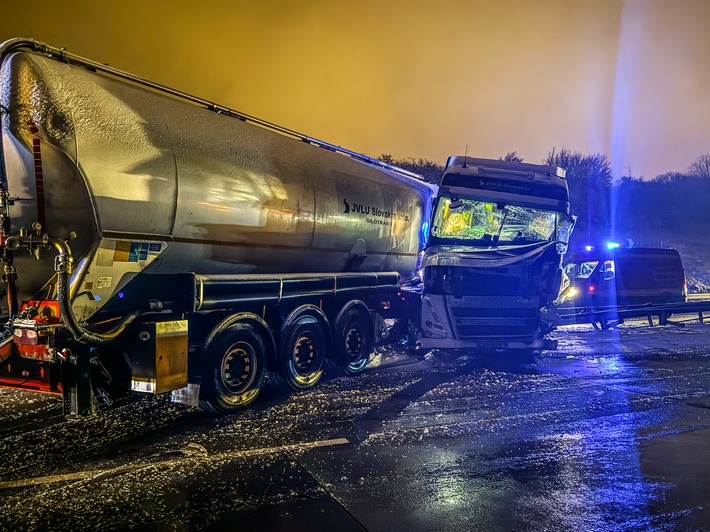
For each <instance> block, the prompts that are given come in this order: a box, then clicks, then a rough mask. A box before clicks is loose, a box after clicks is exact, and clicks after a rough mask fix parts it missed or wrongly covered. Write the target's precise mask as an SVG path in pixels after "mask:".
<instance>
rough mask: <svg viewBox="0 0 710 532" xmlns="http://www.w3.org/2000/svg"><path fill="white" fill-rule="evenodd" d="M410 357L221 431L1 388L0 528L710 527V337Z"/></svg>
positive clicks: (584, 341)
mask: <svg viewBox="0 0 710 532" xmlns="http://www.w3.org/2000/svg"><path fill="white" fill-rule="evenodd" d="M555 334H556V337H557V338H558V339H559V340H560V348H559V349H558V351H556V352H546V353H542V354H541V355H538V356H534V357H533V356H530V357H528V358H520V357H514V356H510V355H498V356H486V357H483V356H479V355H461V356H455V355H448V356H444V355H438V354H431V353H429V354H426V355H418V356H412V355H409V354H408V353H405V352H404V351H403V350H401V349H398V348H392V349H387V350H383V352H382V354H381V357H379V359H378V360H376V361H375V364H373V367H371V368H370V369H368V370H367V371H366V372H365V373H363V374H362V375H359V376H357V377H352V378H340V379H332V380H327V381H325V382H323V383H321V384H320V385H319V386H318V387H317V388H316V389H314V390H311V391H309V392H307V393H303V394H298V395H293V396H290V397H276V396H268V395H267V396H266V397H264V398H262V400H261V401H259V403H258V404H257V405H255V406H254V407H253V408H251V409H249V410H248V411H246V412H243V413H241V414H239V415H232V416H223V417H215V416H209V415H206V414H204V413H202V412H200V411H198V410H195V409H192V408H189V407H186V406H184V405H179V404H174V403H170V402H169V401H167V400H166V399H165V398H157V399H146V400H137V401H135V402H133V403H130V404H126V405H122V406H120V407H118V408H115V409H114V410H111V411H108V412H104V413H103V414H102V415H101V416H99V417H97V418H94V419H85V420H79V421H74V422H67V421H64V419H63V418H62V417H61V415H60V414H61V409H60V405H59V402H58V399H57V398H54V397H50V396H43V395H39V394H30V393H25V392H16V391H8V390H2V391H0V437H1V438H0V453H1V454H0V456H2V457H3V467H2V469H1V470H0V529H2V530H111V529H116V530H125V529H132V530H254V531H260V530H293V531H301V530H304V531H305V530H311V531H313V530H323V531H331V530H332V531H336V530H337V531H349V530H371V531H384V530H394V531H399V530H404V531H408V532H412V531H420V530H421V531H434V530H444V531H448V530H455V531H458V530H482V531H483V530H486V531H490V530H525V531H531V530H585V531H586V530H710V323H706V324H700V323H698V322H697V321H695V322H689V323H688V324H687V327H685V328H683V329H681V328H677V327H671V326H667V327H648V326H644V325H643V324H642V322H639V323H637V324H629V323H627V324H624V325H623V326H622V327H621V328H620V330H618V331H617V330H608V331H595V330H593V329H592V328H591V326H575V327H567V328H564V329H562V330H559V331H557V332H556V333H555Z"/></svg>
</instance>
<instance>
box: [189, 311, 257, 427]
mask: <svg viewBox="0 0 710 532" xmlns="http://www.w3.org/2000/svg"><path fill="white" fill-rule="evenodd" d="M203 360H204V363H205V366H204V371H203V379H202V386H201V392H200V406H201V407H202V408H204V409H206V410H209V411H212V412H216V413H224V412H233V411H235V410H239V409H241V408H243V407H245V406H247V405H249V404H251V403H252V402H253V401H254V400H255V399H256V397H257V395H259V390H260V389H261V385H262V383H263V381H264V375H265V374H266V345H265V343H264V339H263V338H262V336H261V335H260V334H259V332H258V330H257V329H256V327H255V326H254V325H252V324H251V323H248V322H242V321H236V322H232V323H229V322H226V323H225V322H223V323H222V324H221V325H220V326H218V327H217V328H216V329H215V331H214V332H213V333H212V334H211V335H210V338H208V340H207V342H206V343H205V347H204V352H203Z"/></svg>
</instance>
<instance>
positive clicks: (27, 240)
mask: <svg viewBox="0 0 710 532" xmlns="http://www.w3.org/2000/svg"><path fill="white" fill-rule="evenodd" d="M32 230H33V231H34V232H33V233H30V231H28V230H27V228H26V227H21V228H20V234H19V235H18V236H10V237H8V238H6V239H5V247H7V249H9V250H10V251H15V250H18V249H20V248H26V249H27V250H28V251H29V253H30V255H34V257H35V258H36V259H37V260H39V250H40V249H41V248H45V249H47V248H49V247H51V246H52V245H54V246H55V247H58V248H59V249H61V248H62V245H61V244H64V245H65V246H66V244H65V243H66V241H67V240H71V239H74V238H76V233H75V232H74V231H72V232H70V233H69V235H67V238H66V239H64V240H61V239H56V238H51V237H50V236H49V235H48V234H47V233H44V234H42V224H40V223H39V222H34V223H33V224H32Z"/></svg>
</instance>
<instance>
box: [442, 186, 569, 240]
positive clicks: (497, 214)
mask: <svg viewBox="0 0 710 532" xmlns="http://www.w3.org/2000/svg"><path fill="white" fill-rule="evenodd" d="M572 225H573V224H572V222H571V220H570V219H569V217H568V216H566V215H565V214H563V213H558V212H553V211H544V210H541V209H532V208H530V207H520V206H516V205H503V204H496V203H488V202H485V201H477V200H470V199H452V198H446V197H443V198H440V200H439V202H438V203H437V206H436V212H435V214H434V223H433V224H432V236H434V237H436V238H444V239H455V240H469V241H479V242H477V243H484V244H486V245H503V244H530V243H536V242H547V241H550V240H561V241H562V242H565V243H566V242H567V241H568V239H569V233H570V231H571V227H572Z"/></svg>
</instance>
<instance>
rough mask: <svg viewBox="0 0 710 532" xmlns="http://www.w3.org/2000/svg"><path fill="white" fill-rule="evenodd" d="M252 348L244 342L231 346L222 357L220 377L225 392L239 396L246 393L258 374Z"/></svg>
mask: <svg viewBox="0 0 710 532" xmlns="http://www.w3.org/2000/svg"><path fill="white" fill-rule="evenodd" d="M257 365H258V363H257V356H256V351H255V350H254V348H253V347H252V346H251V345H250V344H248V343H246V342H237V343H235V344H233V345H232V346H231V347H230V348H229V349H227V351H226V353H225V354H224V356H223V357H222V364H221V366H220V377H221V379H222V384H223V386H224V387H225V389H226V390H227V391H229V392H230V393H233V394H240V393H243V392H245V391H248V390H249V389H250V388H251V386H252V384H253V383H254V380H255V379H256V375H257V372H258V369H259V368H258V367H257Z"/></svg>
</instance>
